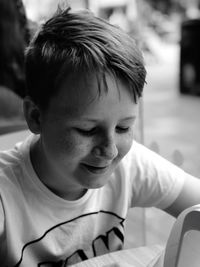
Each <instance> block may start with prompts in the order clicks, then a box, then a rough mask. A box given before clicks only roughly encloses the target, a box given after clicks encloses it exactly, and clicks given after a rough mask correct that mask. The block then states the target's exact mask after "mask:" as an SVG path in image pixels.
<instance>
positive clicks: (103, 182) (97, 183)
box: [85, 176, 111, 189]
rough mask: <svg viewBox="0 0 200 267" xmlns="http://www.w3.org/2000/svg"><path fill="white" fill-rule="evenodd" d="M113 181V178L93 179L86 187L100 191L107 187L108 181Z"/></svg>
mask: <svg viewBox="0 0 200 267" xmlns="http://www.w3.org/2000/svg"><path fill="white" fill-rule="evenodd" d="M110 179H111V177H110V176H109V177H99V178H96V179H95V178H93V179H90V180H88V181H87V182H88V183H87V184H85V187H86V188H87V189H98V188H101V187H103V186H104V185H106V184H107V183H108V181H109V180H110Z"/></svg>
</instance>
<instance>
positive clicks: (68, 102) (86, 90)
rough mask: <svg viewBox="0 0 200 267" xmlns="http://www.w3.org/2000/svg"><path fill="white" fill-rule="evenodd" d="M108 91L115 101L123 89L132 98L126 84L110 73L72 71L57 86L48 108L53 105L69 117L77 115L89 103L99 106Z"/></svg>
mask: <svg viewBox="0 0 200 267" xmlns="http://www.w3.org/2000/svg"><path fill="white" fill-rule="evenodd" d="M110 91H112V97H109V98H111V99H113V100H114V99H115V101H116V99H118V100H119V101H120V98H121V97H122V95H123V92H124V91H126V94H127V93H128V94H130V98H132V99H133V97H132V96H131V93H130V88H129V87H128V85H126V84H125V83H124V82H123V81H122V80H121V79H117V78H115V77H114V76H113V75H112V74H110V73H105V75H103V74H102V75H96V74H95V73H87V74H83V73H73V74H70V75H68V76H67V77H66V78H64V79H63V81H62V83H61V84H60V86H59V87H58V93H57V94H56V96H55V97H54V98H53V99H52V100H51V101H50V108H52V107H53V108H54V110H55V108H56V111H57V112H60V113H63V112H64V113H65V114H67V115H68V116H69V117H71V116H78V115H81V113H82V112H83V110H86V109H88V108H89V107H90V106H91V105H93V106H94V105H98V106H99V105H100V104H101V102H102V98H104V99H105V98H108V95H110ZM111 99H110V100H111ZM132 101H133V100H132ZM104 102H105V101H104ZM133 102H134V101H133Z"/></svg>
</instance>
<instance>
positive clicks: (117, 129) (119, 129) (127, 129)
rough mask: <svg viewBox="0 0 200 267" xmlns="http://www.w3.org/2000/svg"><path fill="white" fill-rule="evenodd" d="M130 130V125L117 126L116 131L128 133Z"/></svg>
mask: <svg viewBox="0 0 200 267" xmlns="http://www.w3.org/2000/svg"><path fill="white" fill-rule="evenodd" d="M129 130H130V127H120V126H117V127H116V132H117V133H127V132H128V131H129Z"/></svg>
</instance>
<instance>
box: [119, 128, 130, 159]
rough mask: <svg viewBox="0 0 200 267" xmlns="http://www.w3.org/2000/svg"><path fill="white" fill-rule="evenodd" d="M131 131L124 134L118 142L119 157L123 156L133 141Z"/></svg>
mask: <svg viewBox="0 0 200 267" xmlns="http://www.w3.org/2000/svg"><path fill="white" fill-rule="evenodd" d="M133 136H134V135H133V132H132V131H131V132H130V133H128V134H127V135H124V136H123V138H122V139H121V140H120V144H119V147H118V149H119V157H120V158H123V157H124V156H125V155H126V154H127V153H128V152H129V150H130V148H131V145H132V142H133Z"/></svg>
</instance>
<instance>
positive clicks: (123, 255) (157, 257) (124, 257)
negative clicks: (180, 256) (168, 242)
mask: <svg viewBox="0 0 200 267" xmlns="http://www.w3.org/2000/svg"><path fill="white" fill-rule="evenodd" d="M163 252H164V248H163V247H162V246H160V245H154V246H149V247H139V248H132V249H125V250H120V251H116V252H112V253H108V254H104V255H102V256H98V257H94V258H91V259H89V260H86V261H82V262H80V263H77V264H74V265H72V266H73V267H162V266H163V259H162V257H161V256H162V255H163Z"/></svg>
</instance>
